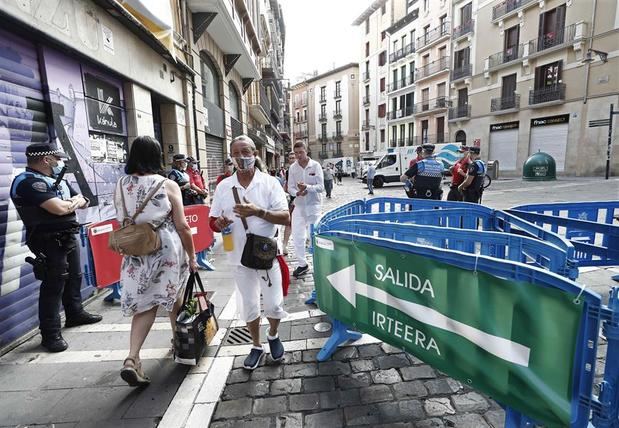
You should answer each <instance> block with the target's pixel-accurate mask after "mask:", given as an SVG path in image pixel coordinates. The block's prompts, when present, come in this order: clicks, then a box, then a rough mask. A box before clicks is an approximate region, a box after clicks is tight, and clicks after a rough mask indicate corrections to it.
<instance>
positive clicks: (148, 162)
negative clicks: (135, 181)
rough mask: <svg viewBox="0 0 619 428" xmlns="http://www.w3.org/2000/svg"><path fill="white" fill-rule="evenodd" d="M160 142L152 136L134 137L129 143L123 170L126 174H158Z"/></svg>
mask: <svg viewBox="0 0 619 428" xmlns="http://www.w3.org/2000/svg"><path fill="white" fill-rule="evenodd" d="M162 169H163V168H162V165H161V144H159V141H157V140H155V139H154V138H153V137H149V136H147V135H143V136H140V137H136V139H135V140H133V143H132V144H131V150H130V151H129V158H128V159H127V166H125V172H126V173H127V174H158V173H160V172H161V170H162Z"/></svg>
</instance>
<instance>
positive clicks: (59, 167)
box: [52, 160, 64, 175]
mask: <svg viewBox="0 0 619 428" xmlns="http://www.w3.org/2000/svg"><path fill="white" fill-rule="evenodd" d="M62 168H64V161H62V160H59V161H58V162H57V163H56V165H55V166H53V167H52V172H53V173H54V175H58V174H60V171H62Z"/></svg>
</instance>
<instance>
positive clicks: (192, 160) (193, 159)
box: [187, 156, 198, 163]
mask: <svg viewBox="0 0 619 428" xmlns="http://www.w3.org/2000/svg"><path fill="white" fill-rule="evenodd" d="M187 162H189V163H198V161H197V160H196V159H195V158H194V157H193V156H187Z"/></svg>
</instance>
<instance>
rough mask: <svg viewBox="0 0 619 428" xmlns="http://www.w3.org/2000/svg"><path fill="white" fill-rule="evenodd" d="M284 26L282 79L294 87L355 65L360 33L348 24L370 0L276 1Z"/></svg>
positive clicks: (356, 28) (359, 47)
mask: <svg viewBox="0 0 619 428" xmlns="http://www.w3.org/2000/svg"><path fill="white" fill-rule="evenodd" d="M280 4H281V5H282V10H283V12H284V22H285V24H286V52H285V59H284V61H285V62H284V73H285V77H286V78H288V79H290V83H291V84H294V83H296V82H299V81H301V80H304V79H305V78H309V77H310V76H311V75H312V73H313V72H314V71H315V70H316V71H318V73H319V74H320V73H324V72H326V71H329V70H331V69H333V68H335V67H339V66H341V65H344V64H348V63H350V62H357V61H359V58H358V57H359V52H360V51H361V46H360V45H359V38H360V30H359V27H353V26H352V22H353V21H354V20H355V19H356V18H357V17H358V16H359V15H361V13H362V12H363V11H364V10H365V9H366V8H367V7H368V5H369V4H370V0H309V1H303V0H280Z"/></svg>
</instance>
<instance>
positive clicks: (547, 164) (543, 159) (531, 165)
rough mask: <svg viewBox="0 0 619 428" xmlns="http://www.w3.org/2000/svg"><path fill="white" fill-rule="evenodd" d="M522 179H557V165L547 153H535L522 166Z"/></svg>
mask: <svg viewBox="0 0 619 428" xmlns="http://www.w3.org/2000/svg"><path fill="white" fill-rule="evenodd" d="M522 179H523V180H527V181H550V180H556V179H557V165H556V163H555V160H554V158H553V157H552V156H550V155H549V154H548V153H544V152H537V153H535V154H533V155H531V156H529V159H527V160H526V162H525V163H524V165H523V166H522Z"/></svg>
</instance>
